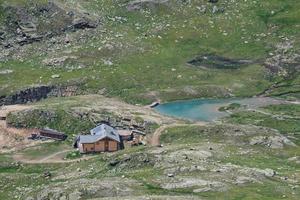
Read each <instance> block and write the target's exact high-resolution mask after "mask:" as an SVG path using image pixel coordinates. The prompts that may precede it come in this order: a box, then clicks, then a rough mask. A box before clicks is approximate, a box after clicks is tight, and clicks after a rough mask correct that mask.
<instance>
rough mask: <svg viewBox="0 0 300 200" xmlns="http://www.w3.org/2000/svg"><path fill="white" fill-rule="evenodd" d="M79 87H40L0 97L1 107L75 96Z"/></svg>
mask: <svg viewBox="0 0 300 200" xmlns="http://www.w3.org/2000/svg"><path fill="white" fill-rule="evenodd" d="M77 92H78V87H77V86H39V87H33V88H28V89H25V90H22V91H19V92H17V93H15V94H12V95H8V96H2V97H0V105H12V104H24V103H27V102H36V101H39V100H41V99H45V98H48V97H66V96H74V95H76V94H77Z"/></svg>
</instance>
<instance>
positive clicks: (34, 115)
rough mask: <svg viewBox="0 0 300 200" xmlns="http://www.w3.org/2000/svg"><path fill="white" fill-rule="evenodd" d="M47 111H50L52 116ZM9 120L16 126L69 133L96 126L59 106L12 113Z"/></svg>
mask: <svg viewBox="0 0 300 200" xmlns="http://www.w3.org/2000/svg"><path fill="white" fill-rule="evenodd" d="M43 113H44V114H43ZM45 113H50V117H49V116H47V114H45ZM7 121H8V123H10V124H12V125H14V126H15V127H20V128H21V127H27V128H46V127H49V128H52V129H55V130H59V131H62V132H64V133H66V134H69V135H74V134H75V135H77V134H79V133H85V132H87V131H88V130H90V128H91V127H93V126H95V124H93V123H92V122H91V121H90V120H88V119H80V117H78V116H74V114H72V113H71V112H68V111H67V110H62V109H59V108H57V109H54V110H47V109H33V110H30V111H28V112H24V113H20V112H18V113H10V114H9V115H8V116H7Z"/></svg>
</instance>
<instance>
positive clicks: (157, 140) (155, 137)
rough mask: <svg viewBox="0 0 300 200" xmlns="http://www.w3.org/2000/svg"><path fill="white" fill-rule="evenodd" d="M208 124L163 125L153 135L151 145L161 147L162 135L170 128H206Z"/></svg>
mask: <svg viewBox="0 0 300 200" xmlns="http://www.w3.org/2000/svg"><path fill="white" fill-rule="evenodd" d="M206 124H207V123H206V122H197V123H194V124H184V123H183V124H179V123H174V124H166V125H162V126H161V127H159V128H158V129H156V131H155V132H154V133H153V135H152V136H151V138H150V140H149V143H150V145H151V146H159V145H161V144H160V136H161V135H162V133H163V132H164V131H165V130H166V129H168V128H173V127H182V126H205V125H206Z"/></svg>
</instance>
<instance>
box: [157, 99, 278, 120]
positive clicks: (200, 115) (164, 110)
mask: <svg viewBox="0 0 300 200" xmlns="http://www.w3.org/2000/svg"><path fill="white" fill-rule="evenodd" d="M230 103H239V104H241V105H245V106H247V107H248V108H255V107H259V106H265V105H268V104H274V103H278V101H277V100H275V99H271V98H246V99H198V100H187V101H176V102H171V103H165V104H161V105H159V106H157V107H156V108H155V109H156V110H157V111H158V112H159V113H161V114H164V115H168V116H172V117H176V118H181V119H187V120H193V121H206V122H211V121H215V120H217V119H219V118H221V117H225V116H228V115H229V113H227V112H220V111H218V109H219V108H220V107H222V106H226V105H228V104H230Z"/></svg>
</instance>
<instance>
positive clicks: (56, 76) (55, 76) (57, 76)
mask: <svg viewBox="0 0 300 200" xmlns="http://www.w3.org/2000/svg"><path fill="white" fill-rule="evenodd" d="M51 78H60V75H59V74H54V75H52V76H51Z"/></svg>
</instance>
